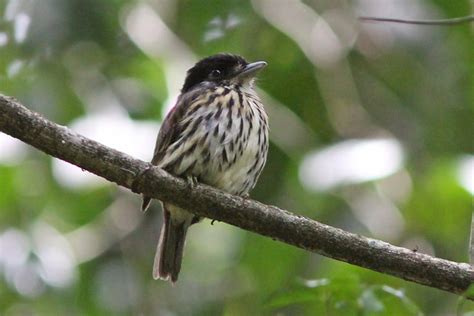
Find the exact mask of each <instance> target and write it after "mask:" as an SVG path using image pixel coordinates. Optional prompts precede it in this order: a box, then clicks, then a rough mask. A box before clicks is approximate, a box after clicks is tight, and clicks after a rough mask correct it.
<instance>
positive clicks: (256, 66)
mask: <svg viewBox="0 0 474 316" xmlns="http://www.w3.org/2000/svg"><path fill="white" fill-rule="evenodd" d="M265 66H267V63H266V62H264V61H257V62H254V63H250V64H248V65H247V66H245V67H244V68H243V69H242V70H240V71H239V72H238V73H237V74H236V75H235V76H236V77H238V78H242V79H245V78H247V79H249V78H253V77H255V75H256V74H257V72H259V71H260V70H262V69H263V68H265Z"/></svg>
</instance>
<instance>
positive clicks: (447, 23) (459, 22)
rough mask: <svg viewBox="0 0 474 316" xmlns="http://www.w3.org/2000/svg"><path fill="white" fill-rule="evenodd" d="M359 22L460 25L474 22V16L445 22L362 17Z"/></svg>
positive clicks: (444, 20)
mask: <svg viewBox="0 0 474 316" xmlns="http://www.w3.org/2000/svg"><path fill="white" fill-rule="evenodd" d="M359 20H361V21H363V22H392V23H403V24H417V25H458V24H462V23H469V22H474V15H469V16H463V17H459V18H452V19H443V20H407V19H393V18H380V17H373V16H361V17H359Z"/></svg>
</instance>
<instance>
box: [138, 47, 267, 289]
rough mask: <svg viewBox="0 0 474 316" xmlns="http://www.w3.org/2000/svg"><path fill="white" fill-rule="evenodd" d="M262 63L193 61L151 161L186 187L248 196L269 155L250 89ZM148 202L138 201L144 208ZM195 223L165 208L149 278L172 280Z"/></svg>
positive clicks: (221, 58)
mask: <svg viewBox="0 0 474 316" xmlns="http://www.w3.org/2000/svg"><path fill="white" fill-rule="evenodd" d="M266 65H267V63H266V62H264V61H258V62H254V63H248V62H247V61H246V60H245V59H244V58H242V57H241V56H238V55H232V54H222V53H221V54H217V55H213V56H210V57H207V58H204V59H202V60H200V61H199V62H198V63H196V64H195V65H194V67H192V68H191V69H189V70H188V72H187V76H186V80H185V82H184V85H183V87H182V89H181V94H180V95H179V97H178V100H177V103H176V105H175V106H174V107H173V108H172V109H171V111H170V112H169V113H168V115H167V116H166V118H165V120H164V121H163V123H162V125H161V129H160V132H159V133H158V138H157V141H156V146H155V151H154V155H153V159H152V161H151V163H152V164H153V165H156V166H158V167H160V168H162V169H164V170H166V171H167V172H169V173H171V174H173V175H175V176H178V177H182V178H185V179H187V180H189V181H190V182H191V183H195V182H196V181H197V182H200V183H204V184H207V185H210V186H213V187H216V188H218V189H221V190H223V191H226V192H228V193H231V194H236V195H240V196H244V197H246V196H248V192H249V191H250V190H251V189H252V188H253V187H254V186H255V183H256V182H257V179H258V177H259V175H260V173H261V172H262V170H263V167H264V166H265V162H266V159H267V152H268V119H267V114H266V113H265V109H264V107H263V104H262V103H261V101H260V99H259V97H258V96H257V94H256V92H255V90H254V88H253V87H254V78H255V76H256V74H257V73H258V72H259V71H260V70H261V69H262V68H264V67H265V66H266ZM150 201H151V198H149V197H146V196H144V197H143V204H142V210H143V211H145V210H146V209H147V207H148V205H149V204H150ZM200 220H201V219H200V218H199V217H198V216H196V215H194V214H192V213H190V212H188V211H187V210H184V209H182V208H179V207H177V206H175V205H173V204H170V203H163V224H162V228H161V234H160V241H159V243H158V249H157V252H156V255H155V262H154V266H153V277H154V278H155V279H163V280H168V279H170V280H171V282H172V283H175V282H176V281H177V280H178V274H179V271H180V269H181V261H182V258H183V248H184V242H185V239H186V232H187V229H188V228H189V226H190V225H192V224H194V223H197V222H199V221H200Z"/></svg>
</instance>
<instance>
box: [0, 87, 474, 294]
mask: <svg viewBox="0 0 474 316" xmlns="http://www.w3.org/2000/svg"><path fill="white" fill-rule="evenodd" d="M0 131H2V132H4V133H6V134H9V135H10V136H12V137H15V138H18V139H19V140H21V141H23V142H25V143H27V144H29V145H31V146H34V147H36V148H37V149H39V150H41V151H43V152H45V153H47V154H48V155H51V156H54V157H57V158H59V159H62V160H65V161H67V162H70V163H72V164H74V165H76V166H78V167H79V168H82V169H83V170H87V171H89V172H92V173H94V174H96V175H98V176H101V177H103V178H105V179H107V180H108V181H110V182H115V183H116V184H118V185H120V186H123V187H126V188H128V189H130V190H132V191H133V192H135V193H144V194H146V195H147V196H150V197H153V198H155V199H159V200H162V201H164V202H169V203H173V204H175V205H178V206H180V207H182V208H185V209H188V210H189V211H191V212H193V213H195V214H197V215H200V216H203V217H207V218H210V219H214V220H217V221H222V222H225V223H228V224H231V225H234V226H237V227H240V228H242V229H245V230H248V231H251V232H254V233H257V234H260V235H263V236H267V237H270V238H272V239H274V240H278V241H281V242H284V243H287V244H290V245H293V246H296V247H299V248H302V249H305V250H307V251H311V252H315V253H318V254H321V255H323V256H326V257H330V258H333V259H336V260H340V261H344V262H348V263H350V264H354V265H357V266H360V267H364V268H367V269H371V270H374V271H378V272H381V273H385V274H388V275H392V276H395V277H398V278H401V279H404V280H408V281H412V282H416V283H419V284H422V285H426V286H430V287H434V288H438V289H441V290H444V291H448V292H452V293H456V294H459V295H462V294H463V293H464V292H465V291H466V290H467V289H468V287H469V286H470V285H471V284H473V283H474V267H473V266H472V265H470V264H468V263H459V262H452V261H448V260H445V259H440V258H436V257H432V256H429V255H426V254H423V253H419V252H415V251H412V250H410V249H406V248H401V247H397V246H393V245H391V244H389V243H386V242H384V241H381V240H376V239H372V238H367V237H364V236H360V235H356V234H353V233H349V232H346V231H344V230H342V229H338V228H335V227H331V226H328V225H324V224H321V223H319V222H317V221H314V220H311V219H308V218H306V217H303V216H299V215H295V214H293V213H290V212H288V211H286V210H282V209H280V208H278V207H276V206H271V205H265V204H262V203H259V202H257V201H254V200H250V199H243V198H241V197H238V196H233V195H230V194H227V193H224V192H222V191H220V190H217V189H214V188H211V187H209V186H206V185H202V184H196V185H194V186H191V185H190V184H189V183H188V182H187V181H184V180H182V179H179V178H176V177H173V176H172V175H170V174H168V173H166V172H165V171H163V170H161V169H159V168H157V167H154V166H152V165H151V164H149V163H147V162H144V161H141V160H138V159H134V158H133V157H130V156H128V155H126V154H124V153H122V152H119V151H117V150H114V149H111V148H109V147H106V146H104V145H102V144H100V143H98V142H95V141H93V140H90V139H88V138H86V137H84V136H81V135H79V134H77V133H75V132H74V131H72V130H70V129H68V128H67V127H64V126H61V125H58V124H55V123H53V122H51V121H49V120H47V119H45V118H43V117H42V116H41V115H39V114H37V113H35V112H32V111H30V110H29V109H27V108H26V107H24V106H23V105H22V104H20V103H19V102H18V101H16V100H15V99H13V98H11V97H6V96H2V95H0ZM0 150H1V149H0ZM137 207H139V206H138V205H137ZM468 299H471V300H474V296H470V297H468Z"/></svg>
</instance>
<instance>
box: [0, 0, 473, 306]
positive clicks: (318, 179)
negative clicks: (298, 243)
mask: <svg viewBox="0 0 474 316" xmlns="http://www.w3.org/2000/svg"><path fill="white" fill-rule="evenodd" d="M470 9H471V8H469V3H468V1H444V0H403V1H401V0H397V1H395V0H389V1H383V2H380V1H377V0H358V1H324V0H321V1H318V0H315V1H304V2H299V1H265V0H255V1H250V2H246V1H195V0H193V1H191V0H189V1H185V0H183V1H170V0H160V1H151V0H150V1H133V0H131V1H126V0H115V1H105V0H102V1H93V0H67V1H66V0H41V1H28V0H0V93H3V94H7V95H11V96H15V97H16V98H17V99H19V100H20V101H21V102H23V103H24V104H26V105H27V106H29V107H30V108H31V109H33V110H35V111H37V112H40V113H42V114H43V115H44V116H46V117H47V118H49V119H50V120H52V121H55V122H57V123H59V124H62V125H67V126H69V127H71V128H72V129H74V130H76V131H78V132H79V133H82V134H84V135H86V136H88V137H90V138H92V139H94V140H97V141H100V142H102V143H104V144H106V145H108V146H111V147H113V148H116V149H119V150H122V151H124V152H126V153H128V154H130V155H133V156H135V157H137V158H141V159H144V160H150V159H151V155H152V151H153V147H154V142H155V137H156V134H157V132H158V129H159V126H160V122H161V120H162V118H163V117H164V115H165V113H166V111H167V110H168V109H169V108H170V107H171V106H172V105H173V104H174V102H175V100H176V96H177V94H178V93H179V89H180V87H181V85H182V83H183V80H184V76H185V72H186V70H187V69H188V68H189V67H191V66H192V65H193V63H194V62H196V61H197V60H198V59H199V58H201V57H204V56H207V55H210V54H214V53H217V52H233V53H238V54H241V55H243V56H245V57H246V58H247V59H248V60H249V61H257V60H265V61H267V62H268V67H267V68H266V69H265V70H264V71H263V72H262V73H261V76H260V79H259V80H258V86H259V93H260V95H261V96H262V99H263V100H264V103H265V106H266V110H267V112H268V114H269V116H270V123H271V124H270V125H271V133H270V139H271V146H270V152H269V159H268V162H267V166H266V168H265V170H264V172H263V174H262V176H261V179H260V181H259V183H258V185H257V187H256V188H255V190H254V191H253V192H252V197H253V198H255V199H257V200H259V201H262V202H264V203H268V204H273V205H277V206H279V207H282V208H286V209H288V210H292V211H294V212H296V213H298V214H302V215H305V216H307V217H310V218H313V219H316V220H318V221H321V222H323V223H327V224H329V225H333V226H336V227H340V228H343V229H346V230H348V231H351V232H354V233H359V234H362V235H366V236H371V237H374V238H378V239H382V240H385V241H388V242H390V243H393V244H396V245H401V246H404V247H409V248H411V249H413V250H414V251H419V252H423V253H428V254H431V255H435V256H439V257H442V258H446V259H450V260H454V261H464V262H467V261H468V240H469V228H470V221H471V214H472V204H471V201H472V194H473V193H474V156H473V155H472V153H473V149H474V148H473V147H474V143H473V135H474V133H473V132H474V131H473V117H474V108H473V104H474V102H473V101H474V95H473V91H472V90H473V89H472V87H473V80H472V79H473V75H474V63H473V60H472V56H473V55H472V49H473V37H472V34H473V29H472V25H469V24H465V25H462V26H452V27H439V26H414V25H400V24H399V25H395V24H386V23H362V24H361V23H359V21H358V20H357V16H361V15H370V16H382V17H398V18H417V19H439V18H449V17H457V16H464V15H468V14H469V11H470ZM139 204H140V199H139V197H138V196H137V195H135V194H132V193H131V192H129V191H127V190H124V189H122V188H118V187H117V186H116V185H112V184H110V183H108V182H106V181H105V180H103V179H101V178H98V177H96V176H94V175H91V174H89V173H87V172H84V171H82V170H81V169H79V168H76V167H74V166H71V165H69V164H67V163H64V162H61V161H59V160H57V159H53V158H51V157H49V156H47V155H45V154H43V153H41V152H39V151H37V150H35V149H33V148H31V147H28V146H27V145H25V144H23V143H21V142H20V141H17V140H15V139H12V138H10V137H8V136H6V135H4V134H1V133H0V314H2V315H69V314H77V315H107V314H114V315H126V314H135V315H139V314H142V315H153V314H155V315H157V314H160V315H191V314H193V315H213V314H217V315H219V314H226V315H250V314H262V313H267V314H275V313H279V312H280V313H282V314H283V315H288V314H307V315H316V314H319V315H321V314H322V315H324V314H328V315H329V314H330V315H353V314H358V315H418V314H420V313H424V314H427V315H447V314H454V313H456V311H457V312H459V313H460V314H463V313H468V312H469V311H471V312H472V311H473V309H474V305H473V304H469V303H467V302H463V301H460V300H459V299H458V297H457V296H455V295H452V294H449V293H445V292H442V291H439V290H435V289H430V288H427V287H423V286H420V285H416V284H412V283H408V282H405V281H402V280H399V279H396V278H393V277H389V276H386V275H383V274H379V273H376V272H373V271H369V270H365V269H362V268H359V267H355V266H351V265H348V264H345V263H341V262H337V261H335V260H332V259H328V258H325V257H322V256H319V255H316V254H311V253H308V252H305V251H303V250H300V249H296V248H294V247H291V246H288V245H285V244H282V243H279V242H276V241H272V240H271V239H268V238H265V237H262V236H258V235H255V234H253V233H249V232H246V231H243V230H240V229H238V228H235V227H232V226H229V225H227V224H224V223H217V222H216V223H214V225H212V226H211V225H210V221H208V220H206V221H204V222H203V223H201V224H200V225H195V226H193V227H192V228H191V230H190V232H189V235H188V242H187V245H186V251H185V258H184V265H183V269H182V272H181V275H180V280H179V282H178V283H177V284H176V285H175V286H171V285H170V284H168V283H166V282H162V281H154V280H153V279H152V276H151V270H152V263H153V256H154V251H155V247H156V242H157V240H158V234H159V227H160V225H159V224H160V221H161V211H160V205H159V203H157V202H156V203H154V204H153V207H152V208H151V209H150V210H149V211H148V212H147V213H146V214H142V213H141V212H140V211H139ZM470 315H472V314H470Z"/></svg>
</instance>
